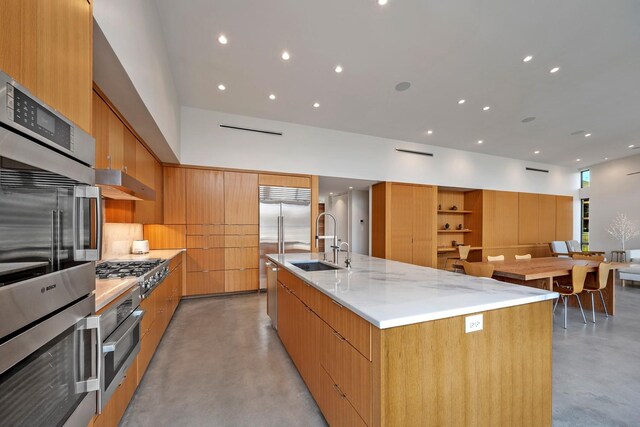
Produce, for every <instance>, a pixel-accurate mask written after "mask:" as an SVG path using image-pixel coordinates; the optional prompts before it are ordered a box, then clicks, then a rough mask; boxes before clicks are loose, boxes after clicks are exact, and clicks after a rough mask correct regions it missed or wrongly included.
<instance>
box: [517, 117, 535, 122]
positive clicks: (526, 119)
mask: <svg viewBox="0 0 640 427" xmlns="http://www.w3.org/2000/svg"><path fill="white" fill-rule="evenodd" d="M535 119H536V118H535V117H533V116H531V117H525V118H524V119H522V120H520V121H521V122H522V123H530V122H532V121H534V120H535Z"/></svg>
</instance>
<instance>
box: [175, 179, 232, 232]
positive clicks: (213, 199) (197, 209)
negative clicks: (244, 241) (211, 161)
mask: <svg viewBox="0 0 640 427" xmlns="http://www.w3.org/2000/svg"><path fill="white" fill-rule="evenodd" d="M185 179H186V189H187V191H186V206H187V208H186V216H187V224H224V213H225V207H224V194H225V191H224V172H221V171H214V170H205V169H186V171H185Z"/></svg>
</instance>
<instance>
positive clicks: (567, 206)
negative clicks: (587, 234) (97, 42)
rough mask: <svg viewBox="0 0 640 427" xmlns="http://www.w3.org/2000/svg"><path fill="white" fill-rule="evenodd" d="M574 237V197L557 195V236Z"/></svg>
mask: <svg viewBox="0 0 640 427" xmlns="http://www.w3.org/2000/svg"><path fill="white" fill-rule="evenodd" d="M572 239H573V197H571V196H556V238H555V240H572Z"/></svg>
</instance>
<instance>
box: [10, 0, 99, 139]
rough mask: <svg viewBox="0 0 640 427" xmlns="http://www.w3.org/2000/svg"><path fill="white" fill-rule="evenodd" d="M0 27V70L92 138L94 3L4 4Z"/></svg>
mask: <svg viewBox="0 0 640 427" xmlns="http://www.w3.org/2000/svg"><path fill="white" fill-rule="evenodd" d="M0 22H2V26H0V69H2V70H4V71H5V72H7V73H8V74H9V75H10V76H11V77H13V78H15V79H16V80H17V81H18V82H20V83H21V84H22V85H23V86H25V87H26V88H27V89H28V90H29V91H30V92H32V93H33V94H34V95H35V96H37V97H38V98H40V99H42V101H44V102H45V103H47V104H48V105H50V106H52V107H53V108H55V109H56V110H58V111H60V112H61V113H62V114H64V115H65V116H66V117H68V118H69V119H70V120H71V121H73V122H74V123H76V124H77V125H78V126H80V127H81V128H82V129H84V130H85V131H87V132H89V133H91V110H92V108H91V107H92V100H91V86H92V81H93V75H92V73H93V69H92V64H93V51H92V49H93V37H92V34H93V13H92V5H91V3H89V2H87V1H86V0H56V1H50V0H31V1H24V0H4V1H3V2H2V5H1V6H0Z"/></svg>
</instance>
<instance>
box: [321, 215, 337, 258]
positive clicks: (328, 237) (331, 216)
mask: <svg viewBox="0 0 640 427" xmlns="http://www.w3.org/2000/svg"><path fill="white" fill-rule="evenodd" d="M325 215H326V216H328V217H330V218H331V219H332V220H333V236H327V235H325V236H319V235H318V226H319V225H320V218H322V217H323V216H325ZM320 239H324V240H329V239H332V240H333V245H331V249H333V263H334V264H338V251H339V250H340V247H339V246H338V222H337V221H336V217H335V216H333V215H331V214H330V213H327V212H322V213H321V214H319V215H318V216H317V217H316V248H318V243H319V242H320ZM325 259H326V257H325Z"/></svg>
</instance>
